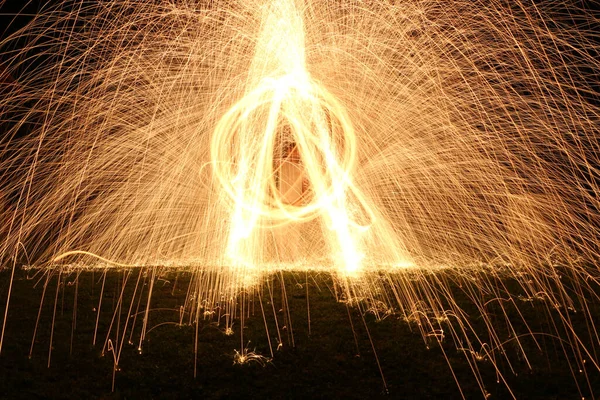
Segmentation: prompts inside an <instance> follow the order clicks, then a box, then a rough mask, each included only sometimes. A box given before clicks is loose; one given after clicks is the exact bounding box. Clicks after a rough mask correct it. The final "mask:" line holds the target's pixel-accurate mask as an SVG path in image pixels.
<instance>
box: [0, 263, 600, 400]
mask: <svg viewBox="0 0 600 400" xmlns="http://www.w3.org/2000/svg"><path fill="white" fill-rule="evenodd" d="M35 273H36V272H35V271H23V270H18V271H16V275H15V280H14V286H13V295H12V297H11V306H10V308H9V314H8V319H7V327H6V337H5V344H4V348H3V350H2V354H1V355H0V398H3V399H4V398H5V399H96V398H99V399H187V398H198V399H221V398H223V399H229V398H261V399H279V398H297V399H312V398H347V399H371V398H390V399H458V398H461V391H462V395H464V398H467V399H476V398H484V395H483V394H482V391H481V388H480V387H479V385H478V383H477V381H476V380H475V379H474V375H473V372H472V370H471V367H470V365H469V363H468V362H467V360H466V358H465V355H464V353H463V352H462V351H459V350H457V349H456V346H455V344H454V343H453V342H452V340H451V338H450V337H447V338H446V339H445V340H444V341H443V342H442V344H441V346H440V345H438V344H437V341H436V340H435V339H433V338H429V339H423V338H422V336H421V335H420V333H419V331H418V329H417V327H416V326H415V325H414V323H409V322H406V321H405V320H404V319H401V318H399V317H398V316H395V315H391V316H389V317H387V318H385V319H384V320H382V321H376V320H375V318H374V317H373V315H371V314H369V313H367V314H365V315H364V320H363V318H362V317H361V314H360V313H359V311H358V310H357V309H356V308H347V306H346V304H345V303H341V302H338V301H336V300H335V297H334V295H333V294H332V292H331V286H332V282H331V278H330V277H328V276H327V275H324V274H316V273H314V274H311V275H310V276H309V277H308V280H307V277H306V276H305V274H304V273H301V274H292V273H284V274H283V275H280V276H274V277H273V278H272V279H273V284H274V285H273V286H274V287H280V286H277V285H279V283H280V282H281V281H283V282H285V284H284V285H285V289H286V291H287V300H288V303H289V311H290V315H291V324H290V321H289V320H286V318H285V316H284V311H283V310H282V304H283V303H282V298H281V295H280V293H281V289H277V290H275V295H274V297H273V300H272V301H273V303H274V305H275V310H276V312H277V313H278V321H279V323H280V325H281V328H282V329H281V333H282V338H283V346H282V347H281V348H280V349H279V350H276V349H275V357H274V358H273V359H272V360H271V361H270V362H266V363H264V364H261V363H258V362H255V363H248V364H245V365H239V364H238V365H234V363H233V360H234V354H235V350H238V351H239V350H240V349H241V343H240V324H239V321H236V323H235V324H234V326H233V329H234V334H233V335H231V336H226V335H225V334H224V333H223V326H222V325H221V326H217V325H216V324H215V323H214V321H213V322H210V321H205V322H202V323H201V325H200V326H199V336H198V358H197V371H198V373H197V377H196V378H194V336H195V328H194V327H192V326H189V325H183V326H179V325H178V324H177V322H178V321H179V307H180V306H181V305H183V302H184V301H185V297H186V290H187V281H188V280H189V273H182V272H180V273H176V272H169V273H166V274H165V275H164V276H163V278H164V279H159V280H157V281H156V285H155V288H154V294H153V297H152V303H151V309H152V310H155V311H152V312H151V313H150V318H149V325H148V326H149V332H148V335H147V337H146V341H145V343H144V345H143V351H142V353H141V354H140V353H139V352H138V351H137V346H136V343H137V341H138V340H139V339H138V338H139V331H140V327H141V317H139V318H138V319H137V320H136V325H135V327H134V334H133V336H132V341H133V342H134V344H130V343H128V340H127V341H126V342H125V343H124V346H123V351H122V354H121V358H120V362H119V371H117V373H116V375H115V389H114V392H113V391H111V386H112V378H113V354H112V353H110V352H107V353H105V354H104V356H102V354H101V353H102V347H103V344H104V342H105V340H106V338H107V330H108V326H109V324H110V322H111V319H112V316H113V315H114V311H115V307H117V306H118V301H117V300H118V297H119V294H120V291H121V287H122V286H121V282H122V279H123V276H124V274H125V273H127V272H125V271H111V272H109V273H108V274H107V278H106V284H105V290H104V295H103V298H104V301H103V305H102V308H101V315H100V318H99V321H100V322H99V326H98V340H97V343H96V346H93V345H92V340H93V335H94V328H95V322H96V316H97V314H96V308H97V307H98V300H99V295H100V289H101V283H102V279H101V278H102V275H101V273H100V272H98V271H96V272H89V271H87V272H80V273H79V274H78V275H77V274H76V273H72V274H70V275H67V274H63V275H62V276H61V278H60V282H61V285H60V287H59V290H58V291H57V286H56V285H57V282H58V281H59V278H58V276H56V275H55V276H54V277H53V278H52V279H51V280H50V282H49V284H48V286H47V289H46V295H45V301H44V304H43V305H42V309H41V312H40V322H39V325H38V330H37V334H36V338H35V341H34V348H33V353H32V357H31V358H29V357H28V355H29V351H30V347H31V344H32V338H33V334H34V328H35V323H36V318H37V316H38V311H39V305H40V299H41V296H42V291H43V283H44V279H45V278H44V277H43V275H42V274H40V273H39V271H38V274H37V275H35V279H28V277H29V278H31V277H33V276H34V274H35ZM139 273H141V272H140V270H133V271H132V275H131V277H130V278H129V284H128V285H126V287H125V296H124V299H128V298H130V297H131V291H132V290H133V287H134V285H133V284H134V283H135V280H136V279H135V278H136V274H139ZM9 278H10V271H2V272H0V295H1V297H0V298H1V299H2V302H1V305H2V306H4V304H5V299H6V295H7V291H8V283H9V280H10V279H9ZM39 278H42V280H41V282H39V283H38V284H37V285H35V284H36V282H37V280H38V279H39ZM76 278H77V284H75V283H76ZM306 282H308V289H309V290H308V293H309V294H308V298H309V301H310V307H309V309H310V334H309V327H308V312H307V298H306V293H307V292H306V289H307V287H306V285H307V283H306ZM505 283H507V284H508V285H510V282H505ZM34 286H35V287H34ZM455 289H456V290H455V292H456V299H457V301H458V303H459V304H460V305H461V306H462V307H463V308H464V309H465V311H466V312H467V313H468V314H469V322H471V323H472V324H473V326H474V327H475V329H476V330H477V333H478V334H479V335H482V337H484V338H485V336H486V335H487V331H486V330H485V326H484V325H483V322H482V320H481V318H480V317H479V316H478V314H477V311H476V309H475V308H474V307H473V306H472V305H470V304H469V302H468V301H467V300H466V299H465V298H463V297H461V294H460V290H458V288H455ZM145 290H147V289H145ZM128 295H129V297H128ZM75 300H76V301H75ZM143 301H145V300H142V302H143ZM263 302H264V305H265V306H267V307H272V304H271V300H270V299H269V300H267V299H266V298H263ZM55 303H56V314H55V327H54V334H53V335H52V336H51V334H52V329H51V326H52V318H53V315H54V305H55ZM256 303H258V301H254V302H251V303H250V314H251V316H250V318H249V319H248V320H246V324H245V327H244V344H245V347H247V348H249V349H250V350H255V351H256V353H259V354H262V355H264V356H269V355H270V353H269V347H268V341H267V336H266V330H265V322H264V320H263V317H262V314H261V312H260V307H259V305H258V304H256ZM128 306H129V300H125V303H124V304H123V308H124V309H123V315H125V312H126V311H127V310H126V308H127V307H128ZM134 306H135V305H134ZM588 306H590V307H592V310H593V311H592V312H593V315H600V313H599V312H598V309H599V308H600V307H599V305H598V304H589V305H588ZM142 308H143V307H142ZM142 308H140V309H142ZM3 309H4V308H2V310H3ZM74 309H76V318H75V319H76V325H74V324H73V321H74ZM519 309H520V311H521V313H523V316H524V319H525V320H526V321H527V323H528V324H529V328H530V329H531V330H532V331H533V332H540V333H543V332H547V333H548V332H552V330H551V328H550V327H549V324H550V320H549V318H548V315H550V316H552V313H550V314H548V313H547V312H545V311H544V310H545V309H546V304H544V303H543V302H535V301H534V302H523V303H522V304H519ZM267 311H268V310H267ZM507 311H508V314H509V317H510V318H511V321H512V323H513V326H514V328H515V331H516V332H517V333H519V332H527V327H526V326H524V323H523V322H519V321H520V319H519V318H518V312H517V309H516V308H514V307H513V308H512V309H511V308H510V307H508V308H507ZM571 317H572V324H573V326H574V328H575V330H576V331H577V332H578V333H580V334H581V335H582V336H583V337H584V338H585V337H586V335H587V332H588V326H587V324H586V320H585V318H584V317H583V314H582V313H580V312H579V313H577V312H573V313H572V314H571ZM495 318H497V322H498V324H497V329H498V334H499V335H500V336H501V337H502V335H504V336H506V338H507V344H506V346H505V352H506V355H507V356H508V359H509V360H510V361H511V365H509V364H508V363H507V362H506V361H503V358H501V357H499V358H498V363H499V369H500V371H501V372H502V373H503V374H504V376H505V378H506V380H507V381H508V383H509V386H510V389H511V390H512V393H513V394H514V396H515V397H516V398H519V399H581V398H582V397H585V398H586V399H587V398H594V397H593V396H594V395H595V396H599V395H600V374H599V373H598V371H597V370H595V368H594V367H593V366H592V365H590V364H591V363H587V364H586V365H587V366H588V368H587V371H585V372H579V371H578V370H572V369H571V367H572V366H573V368H576V367H575V365H576V364H575V362H574V360H575V357H574V356H573V355H572V354H570V352H569V349H570V348H569V347H568V345H565V343H564V342H561V341H560V340H559V339H556V338H553V337H552V336H549V335H544V334H540V335H536V337H537V339H538V343H539V344H540V347H541V348H538V347H537V346H536V344H535V342H534V341H533V340H531V338H530V337H527V336H525V337H523V340H522V344H523V345H524V347H525V350H526V353H527V355H528V361H529V363H530V364H531V367H532V368H531V369H530V368H529V367H528V363H527V362H526V360H525V359H524V358H523V357H522V356H520V355H519V352H518V351H517V348H516V345H515V344H513V343H514V341H511V340H510V333H509V332H507V331H504V330H503V328H502V326H504V325H505V324H504V316H503V315H502V316H501V315H500V314H498V315H497V316H494V315H493V313H492V320H493V321H494V320H495ZM168 321H171V322H174V323H171V324H162V325H160V324H161V323H164V322H168ZM363 321H364V322H363ZM267 322H268V325H269V334H270V336H271V339H272V341H273V343H274V346H275V347H276V344H277V333H276V330H275V329H274V318H273V316H272V311H271V313H270V314H269V313H267ZM595 322H596V323H598V321H595ZM131 323H132V320H130V321H129V324H130V325H128V326H129V327H131ZM115 324H118V327H119V329H120V331H122V330H123V327H124V318H123V319H120V320H119V319H116V320H115ZM283 326H285V328H284V327H283ZM365 326H366V327H367V328H368V333H367V330H366V328H365ZM495 326H496V325H495ZM128 331H129V330H128ZM113 332H114V330H113ZM292 332H293V340H294V345H292V344H291V335H292ZM369 334H370V337H371V339H372V343H373V346H371V342H370V340H369ZM129 337H130V336H129V334H127V335H126V339H129ZM355 337H356V340H355ZM111 338H113V339H114V338H115V335H114V334H112V335H111ZM51 339H52V355H51V360H50V361H51V362H50V367H48V356H49V349H50V342H51ZM584 341H585V339H584ZM116 345H117V346H118V345H120V343H117V344H116ZM563 345H565V346H567V347H565V348H566V349H567V352H566V354H565V352H564V351H563ZM373 347H374V348H375V351H376V353H377V356H378V358H379V361H380V364H381V370H382V371H383V376H384V378H385V382H386V383H387V390H388V392H387V393H386V391H385V389H384V384H383V380H382V377H381V374H380V372H379V368H378V365H377V361H376V358H375V355H374V352H373ZM446 358H447V360H446ZM449 365H451V366H452V369H451V368H450V367H449ZM476 366H477V368H478V369H479V373H480V376H481V379H482V383H483V384H484V386H485V390H486V391H487V393H488V395H489V398H491V399H508V398H511V394H510V392H509V391H508V390H507V389H506V386H505V385H504V384H502V383H497V376H496V372H495V370H494V368H493V366H492V364H491V362H490V361H486V360H483V361H480V362H478V363H477V365H476ZM586 372H587V373H586ZM454 376H455V377H456V380H457V381H458V383H459V384H460V389H459V386H458V385H457V383H456V381H455V378H454ZM592 391H593V394H592Z"/></svg>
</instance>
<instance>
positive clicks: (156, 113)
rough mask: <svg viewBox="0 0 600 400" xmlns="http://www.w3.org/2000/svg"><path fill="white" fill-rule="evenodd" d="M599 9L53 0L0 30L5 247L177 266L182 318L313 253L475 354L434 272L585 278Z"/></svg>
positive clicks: (551, 287)
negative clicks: (184, 294)
mask: <svg viewBox="0 0 600 400" xmlns="http://www.w3.org/2000/svg"><path fill="white" fill-rule="evenodd" d="M568 15H578V16H580V20H579V21H570V22H569V21H568V20H567V16H568ZM598 25H599V21H598V19H597V18H596V17H595V16H593V15H591V14H586V13H585V10H580V9H578V8H577V7H576V6H575V5H574V4H572V3H570V2H566V1H557V2H554V3H552V4H551V5H549V6H547V7H546V8H542V7H538V6H536V5H535V4H530V3H529V2H522V1H514V2H508V3H505V2H500V1H492V2H483V1H475V2H473V1H462V0H457V1H450V2H445V1H444V2H442V1H436V0H417V1H404V2H387V1H371V2H363V1H359V0H349V1H341V2H328V1H317V0H314V1H311V0H304V1H303V0H251V1H240V2H236V1H216V2H202V1H191V0H172V1H137V2H127V1H119V0H111V1H100V2H97V3H96V4H94V5H89V4H88V3H86V2H84V1H79V0H72V1H63V2H59V3H58V4H57V5H56V6H54V7H51V8H48V9H45V10H43V12H40V14H39V15H38V16H36V17H35V18H34V19H33V20H32V22H31V23H30V24H29V25H28V26H26V27H25V28H23V29H22V30H20V31H19V32H17V33H16V34H14V35H13V36H11V37H9V38H7V39H5V40H4V41H3V42H2V49H3V52H4V55H5V56H6V58H7V60H8V62H7V63H5V65H6V67H5V68H6V71H8V72H9V73H11V74H12V75H14V76H15V77H16V82H15V83H12V84H10V85H9V86H7V87H8V88H9V90H3V91H1V92H0V95H1V97H0V115H2V116H3V120H4V122H3V126H4V128H3V129H4V130H5V133H4V135H3V137H2V138H0V154H1V155H2V159H1V163H2V164H0V167H2V170H3V171H4V172H3V175H2V189H3V195H4V197H5V199H6V201H5V203H6V206H5V208H4V212H3V214H2V216H3V217H4V220H5V221H6V224H5V227H4V228H3V229H4V231H3V234H4V240H3V242H1V245H0V254H1V256H2V259H3V260H4V263H5V264H9V263H10V262H12V265H13V268H14V265H16V263H17V262H20V261H23V260H24V257H25V254H27V257H28V258H31V260H32V261H33V262H34V263H36V264H38V265H44V266H48V268H50V269H52V268H58V266H59V265H60V264H62V263H63V262H65V261H72V262H74V263H75V262H82V263H91V262H96V261H97V260H100V261H101V262H104V263H108V264H109V265H112V266H120V267H126V266H134V265H135V266H150V267H151V266H155V265H169V266H178V267H190V268H192V269H193V270H194V271H195V273H196V277H195V278H194V280H193V282H192V284H191V286H190V287H191V289H190V300H189V304H188V305H187V307H189V309H190V310H192V311H190V319H191V318H192V315H193V316H195V318H203V317H202V315H211V316H212V315H215V314H218V315H219V317H218V318H221V317H223V318H225V320H226V321H227V322H226V326H227V328H226V329H229V330H230V329H231V326H232V323H233V322H232V321H233V320H234V319H235V318H236V315H237V316H238V317H241V318H242V319H243V315H244V310H243V309H242V310H239V311H236V309H237V307H238V304H243V301H241V302H240V303H238V302H237V300H235V299H238V298H240V296H241V298H242V300H243V298H244V296H246V295H247V293H249V292H252V291H258V292H256V293H260V292H262V291H263V290H265V289H264V282H265V277H266V276H267V275H268V274H270V273H273V272H276V271H280V270H282V269H294V270H301V269H315V270H320V271H327V272H331V273H332V274H333V275H334V276H335V278H336V282H337V283H338V285H339V289H340V298H343V299H345V300H347V301H348V302H356V301H358V300H360V301H359V303H361V302H362V304H365V305H364V309H365V310H369V311H371V312H373V313H375V314H377V315H380V316H383V317H385V316H387V315H388V313H389V312H390V310H391V309H396V310H398V312H400V313H402V314H403V315H404V317H405V319H406V320H409V321H417V322H418V323H419V326H420V329H421V330H422V333H423V335H424V337H430V336H432V335H433V336H435V337H436V338H437V340H438V341H441V340H443V338H444V337H446V336H448V335H449V336H451V337H453V338H455V340H456V342H457V343H460V346H459V347H460V348H466V349H469V351H470V354H472V355H475V356H473V357H475V358H477V357H481V358H488V356H489V354H488V352H487V349H489V348H497V347H501V346H502V344H501V343H502V341H501V340H500V338H498V337H497V336H495V335H494V332H493V328H492V327H490V328H489V329H490V333H491V335H490V337H491V343H485V345H484V343H483V342H482V341H481V340H479V339H475V340H474V341H473V339H471V340H469V339H468V338H467V337H468V336H469V332H470V331H471V327H470V325H469V322H468V318H467V317H466V315H465V313H464V312H463V311H462V310H461V309H460V307H459V306H458V305H457V304H456V302H455V301H454V299H453V297H452V295H451V294H450V292H449V290H448V281H450V280H454V281H458V282H460V283H461V285H462V284H464V285H466V286H467V287H469V288H470V289H469V290H465V291H466V292H467V293H468V296H469V298H470V300H472V301H473V303H475V304H476V305H477V306H478V307H479V309H480V311H481V313H482V315H483V317H484V318H485V312H486V311H485V303H484V300H481V298H482V297H485V298H486V300H485V301H492V300H489V299H490V298H491V299H494V300H493V301H496V300H497V301H499V302H501V301H502V299H503V298H504V297H503V296H508V297H510V294H508V293H507V289H505V288H504V287H502V285H501V284H499V283H498V281H497V280H496V277H497V276H510V277H512V278H514V279H516V281H517V282H518V283H519V284H520V286H521V288H522V289H523V291H524V292H525V293H526V295H528V296H529V298H537V297H538V296H543V297H544V298H545V299H546V300H547V304H549V305H550V306H551V307H554V306H564V307H565V308H566V307H570V306H572V305H573V304H575V303H578V301H579V300H581V298H582V297H579V296H583V295H584V293H587V291H588V289H589V288H590V282H592V281H595V280H596V276H597V268H596V267H590V265H592V264H593V263H594V262H595V260H596V259H597V258H598V239H597V237H598V220H599V219H598V217H599V216H598V210H599V206H600V204H599V201H598V194H599V193H600V190H599V188H598V182H599V180H598V178H599V170H598V168H599V166H600V160H599V156H600V148H599V145H598V137H599V132H598V131H599V128H598V126H599V123H600V107H599V105H598V104H599V100H598V99H599V93H598V91H597V87H595V86H593V84H592V82H591V79H592V78H593V76H596V77H597V75H595V74H597V73H598V70H599V69H600V62H599V61H598V60H597V59H596V58H595V55H596V54H597V52H598V48H599V47H600V46H599V45H598V38H597V36H595V34H594V28H597V27H598ZM19 46H20V47H19ZM13 48H19V50H18V51H17V52H14V51H13V50H12V49H13ZM590 71H591V72H590ZM290 148H292V150H291V151H288V150H289V149H290ZM286 149H288V150H286ZM292 153H293V154H294V155H293V157H292ZM289 171H295V172H292V173H290V172H289ZM290 177H291V178H292V180H294V182H288V183H289V185H288V186H290V188H295V190H297V191H299V193H297V194H296V196H295V197H294V196H292V197H293V198H292V199H291V200H290V196H289V194H288V193H286V192H285V191H284V190H283V189H282V188H283V187H284V186H285V185H286V184H288V183H286V182H285V180H286V179H290ZM298 188H300V189H298ZM92 260H93V261H92ZM557 265H562V266H564V267H565V271H567V273H568V274H569V275H570V276H569V278H570V279H571V281H572V282H573V285H574V287H575V288H576V290H575V291H574V292H571V291H570V290H569V288H568V287H567V286H566V285H564V284H562V283H561V279H560V276H559V275H560V274H559V272H558V269H557ZM152 279H154V275H153V278H152ZM271 289H272V288H270V287H269V290H271ZM240 293H242V294H241V295H240ZM573 293H578V294H576V295H575V294H573ZM481 294H485V296H480V295H481ZM271 295H272V294H271ZM223 299H227V300H225V301H223ZM149 303H150V297H148V304H149ZM224 303H227V304H228V305H227V306H224V305H223V304H224ZM556 308H558V307H556ZM6 309H8V302H7V307H6ZM201 309H202V312H200V310H201ZM193 310H195V311H193ZM379 310H383V311H379ZM207 313H208V314H207ZM263 313H264V311H263ZM221 314H223V315H221ZM181 318H183V317H181ZM557 320H558V322H559V324H563V325H564V326H568V325H569V320H568V316H566V314H564V313H562V311H559V317H557ZM5 323H6V318H5V319H4V324H5ZM242 324H243V322H242ZM442 324H444V325H443V328H442ZM278 329H279V327H278ZM141 340H142V339H141ZM141 340H140V341H141ZM569 340H571V341H572V342H573V343H574V344H575V346H576V347H577V346H582V345H581V343H580V342H579V341H578V340H577V338H569ZM517 341H518V339H517ZM1 344H2V342H1V340H0V349H1ZM242 344H243V339H242ZM242 348H243V346H242ZM242 353H243V354H242V355H240V356H239V357H237V356H236V357H237V358H236V359H237V360H238V361H239V362H242V361H243V360H242V357H246V355H245V351H243V352H242ZM584 353H586V354H587V355H588V356H589V355H590V353H589V351H588V350H584ZM590 358H591V359H593V357H590ZM477 359H479V358H477ZM244 360H245V359H244Z"/></svg>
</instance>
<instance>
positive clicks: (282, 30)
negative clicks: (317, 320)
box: [211, 0, 407, 275]
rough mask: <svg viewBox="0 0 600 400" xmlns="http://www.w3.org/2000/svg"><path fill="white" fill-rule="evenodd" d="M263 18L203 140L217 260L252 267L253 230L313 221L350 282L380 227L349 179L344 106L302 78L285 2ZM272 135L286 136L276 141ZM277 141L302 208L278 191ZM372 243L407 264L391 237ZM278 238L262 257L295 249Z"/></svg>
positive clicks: (297, 28) (256, 250) (352, 162)
mask: <svg viewBox="0 0 600 400" xmlns="http://www.w3.org/2000/svg"><path fill="white" fill-rule="evenodd" d="M263 15H264V16H263V22H262V28H261V32H260V33H259V35H258V41H257V45H256V50H255V54H254V58H253V60H252V65H251V66H250V72H249V77H248V79H247V86H246V91H245V95H244V97H243V98H242V99H241V100H239V101H238V102H237V103H236V104H235V105H234V106H233V107H232V108H231V109H230V110H229V111H228V112H227V113H226V114H225V115H224V116H223V117H222V118H221V120H220V121H219V122H218V124H217V126H216V129H215V132H214V134H213V139H212V142H211V158H212V163H213V167H214V172H215V176H216V178H217V179H218V180H219V182H220V184H221V185H222V188H223V190H224V192H225V193H226V194H227V195H228V200H230V201H231V203H232V206H231V207H232V211H231V217H230V222H229V237H228V244H227V250H226V251H227V256H228V257H229V259H230V260H231V262H232V263H234V264H238V263H239V264H241V265H244V266H247V267H248V268H251V269H253V268H254V267H255V266H256V265H260V264H261V263H264V262H265V261H266V260H264V259H263V258H262V256H263V249H264V247H265V243H264V242H263V241H261V237H263V236H264V232H262V231H261V230H262V229H264V228H281V227H285V226H286V225H292V226H291V227H290V229H296V226H295V225H297V224H299V223H302V222H305V221H310V220H312V219H315V218H322V219H323V220H324V226H325V229H324V230H323V236H324V239H325V240H326V241H327V242H328V243H329V249H330V251H331V253H332V256H331V259H332V260H333V261H334V265H335V263H337V264H338V265H337V268H339V269H340V272H342V273H344V274H349V275H354V274H357V273H358V272H359V271H360V270H361V269H362V259H363V258H364V254H363V252H365V251H369V250H371V251H373V247H374V246H373V245H374V243H368V241H367V239H366V238H365V236H367V231H368V230H377V229H385V228H386V227H385V225H383V226H382V225H381V224H378V222H377V218H376V216H375V214H376V213H375V212H374V210H373V206H372V203H371V201H370V199H368V198H366V197H365V195H364V194H363V193H362V192H361V191H360V189H359V188H357V187H356V185H355V184H354V181H353V173H354V169H355V166H356V145H357V144H356V137H355V132H354V128H353V126H352V122H351V121H350V117H349V116H348V114H347V113H346V111H345V110H344V106H343V105H342V104H340V103H339V102H338V101H337V100H336V98H335V96H333V95H332V94H331V93H329V92H328V91H327V90H326V89H325V88H324V87H323V86H322V85H320V84H319V83H318V82H316V81H315V80H313V79H312V78H311V76H310V74H309V72H308V71H307V70H306V56H305V38H304V35H305V32H304V24H303V16H302V14H301V12H300V11H299V10H298V9H297V8H296V4H295V1H289V0H279V1H274V2H273V3H272V4H270V5H269V6H268V7H265V10H264V11H263ZM282 127H286V128H287V129H286V130H285V131H284V132H283V134H282V132H281V131H282V130H283V129H282ZM286 143H287V144H293V145H294V146H296V147H297V149H298V152H299V158H300V159H301V160H302V166H303V167H302V169H303V171H302V172H300V173H299V174H298V179H302V175H304V174H305V175H306V177H307V181H308V185H309V186H310V187H311V192H312V193H311V197H310V199H309V201H308V202H306V203H305V204H289V203H288V202H286V200H285V199H284V198H283V197H282V193H281V190H280V188H279V187H278V182H277V174H276V173H275V170H274V166H276V165H277V160H276V149H278V148H279V149H281V148H282V147H283V146H284V144H286ZM282 157H283V156H282V154H281V152H280V153H279V158H282ZM357 214H358V215H357ZM360 221H365V223H364V224H361V222H360ZM284 232H285V231H284ZM280 234H281V233H280ZM379 236H380V237H383V238H389V240H387V242H386V243H385V244H383V246H382V244H381V243H378V244H377V247H378V248H379V247H382V248H385V249H387V250H388V253H389V254H391V255H392V257H394V258H395V259H393V260H391V261H392V262H393V263H395V264H400V263H404V264H407V260H406V255H405V254H404V253H403V252H400V251H399V250H398V246H397V245H396V244H395V243H393V238H394V236H395V235H394V233H393V232H392V231H391V230H387V231H384V232H381V234H380V235H379ZM284 240H285V241H286V242H287V243H285V244H284V246H280V247H279V248H278V249H272V250H276V251H278V252H279V254H280V255H282V252H284V249H283V248H282V247H293V246H298V243H297V241H296V242H294V240H293V236H292V237H286V238H285V239H284ZM280 244H281V242H280ZM370 247H371V248H370ZM400 256H402V257H403V258H400ZM279 260H280V261H284V260H282V257H279ZM337 260H339V261H337ZM287 261H288V262H291V263H294V262H297V261H298V260H295V259H290V260H287Z"/></svg>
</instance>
